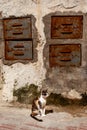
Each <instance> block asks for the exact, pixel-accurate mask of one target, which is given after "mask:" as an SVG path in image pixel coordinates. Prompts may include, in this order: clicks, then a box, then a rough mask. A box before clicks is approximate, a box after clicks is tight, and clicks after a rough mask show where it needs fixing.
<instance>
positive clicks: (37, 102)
mask: <svg viewBox="0 0 87 130" xmlns="http://www.w3.org/2000/svg"><path fill="white" fill-rule="evenodd" d="M47 97H48V91H47V89H46V90H42V91H41V94H40V97H37V98H35V99H34V100H33V103H32V112H31V117H32V118H34V119H36V120H38V121H43V120H42V119H38V118H37V117H36V116H41V117H43V116H45V108H46V98H47Z"/></svg>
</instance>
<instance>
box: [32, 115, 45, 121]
mask: <svg viewBox="0 0 87 130" xmlns="http://www.w3.org/2000/svg"><path fill="white" fill-rule="evenodd" d="M30 116H31V117H32V118H33V119H35V120H37V121H40V122H43V120H42V119H38V118H37V117H35V116H33V115H32V114H30Z"/></svg>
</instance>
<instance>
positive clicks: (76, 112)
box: [8, 102, 87, 117]
mask: <svg viewBox="0 0 87 130" xmlns="http://www.w3.org/2000/svg"><path fill="white" fill-rule="evenodd" d="M8 107H18V108H27V109H31V105H30V104H21V103H19V102H12V103H10V104H9V105H8ZM46 110H53V112H67V113H70V114H71V115H72V116H73V117H82V116H86V117H87V105H86V106H78V105H67V106H61V105H59V106H54V105H47V106H46Z"/></svg>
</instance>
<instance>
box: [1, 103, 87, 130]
mask: <svg viewBox="0 0 87 130" xmlns="http://www.w3.org/2000/svg"><path fill="white" fill-rule="evenodd" d="M42 119H43V122H38V121H36V120H34V119H33V118H31V117H30V109H27V108H15V107H11V106H10V107H9V106H5V105H0V130H87V116H81V117H78V116H76V117H74V116H73V115H71V114H69V113H68V112H54V113H49V114H47V115H46V116H45V117H43V118H42Z"/></svg>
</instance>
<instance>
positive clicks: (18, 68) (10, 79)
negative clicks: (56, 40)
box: [0, 0, 87, 101]
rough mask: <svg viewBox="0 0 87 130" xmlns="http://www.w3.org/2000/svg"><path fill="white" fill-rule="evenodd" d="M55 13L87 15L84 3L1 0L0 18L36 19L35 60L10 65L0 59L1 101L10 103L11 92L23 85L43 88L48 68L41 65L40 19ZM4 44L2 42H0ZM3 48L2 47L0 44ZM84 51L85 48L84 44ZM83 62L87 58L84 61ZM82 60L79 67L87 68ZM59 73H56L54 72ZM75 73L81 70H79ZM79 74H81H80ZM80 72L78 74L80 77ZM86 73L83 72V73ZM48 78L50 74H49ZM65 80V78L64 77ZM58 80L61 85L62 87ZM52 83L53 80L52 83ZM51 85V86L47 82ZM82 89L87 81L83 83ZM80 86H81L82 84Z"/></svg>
mask: <svg viewBox="0 0 87 130" xmlns="http://www.w3.org/2000/svg"><path fill="white" fill-rule="evenodd" d="M56 11H60V12H70V11H72V12H73V11H74V12H79V11H80V12H83V13H86V12H87V1H86V0H0V12H2V18H4V17H9V16H16V17H17V16H26V15H30V14H32V15H33V16H34V17H35V18H36V23H35V26H36V28H37V31H38V38H39V41H38V44H37V47H36V50H37V51H38V53H37V59H38V60H37V61H36V62H34V63H30V62H29V63H27V64H23V63H15V64H12V65H10V66H9V65H5V64H3V61H2V59H3V57H4V56H3V57H1V59H0V67H1V77H2V79H1V80H2V82H1V84H2V85H3V87H2V98H3V100H9V101H11V100H12V99H13V89H14V87H15V88H16V89H17V88H19V87H22V86H25V85H26V84H31V83H33V84H36V85H38V86H40V87H42V82H43V81H44V79H45V78H46V74H47V69H46V68H45V66H44V57H43V50H44V46H45V44H46V37H45V33H44V23H43V17H44V16H45V15H47V14H49V13H53V12H56ZM1 42H2V44H4V41H3V40H2V41H1ZM2 46H3V45H2ZM83 48H84V45H83ZM85 51H86V52H87V50H86V49H85ZM84 59H85V60H86V58H84ZM85 60H84V61H83V63H82V65H83V67H84V68H86V62H85ZM57 71H58V70H57ZM78 71H81V70H80V69H79V70H78ZM81 73H82V72H81ZM81 73H80V74H81ZM83 73H85V72H83ZM50 76H51V75H50ZM74 76H75V77H76V76H78V78H79V76H80V75H78V74H76V75H73V74H72V75H71V74H70V76H69V74H67V78H68V79H69V78H71V79H72V78H75V77H74ZM86 76H87V75H86ZM64 77H65V76H64ZM58 78H60V84H61V86H62V85H64V83H63V81H62V80H61V76H58ZM51 82H52V81H51ZM50 84H51V83H50ZM84 84H85V86H86V85H87V82H86V80H85V82H84ZM82 86H83V84H82Z"/></svg>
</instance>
